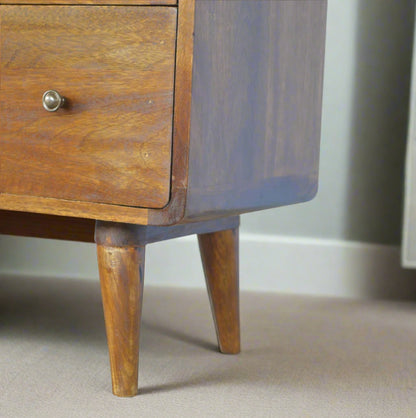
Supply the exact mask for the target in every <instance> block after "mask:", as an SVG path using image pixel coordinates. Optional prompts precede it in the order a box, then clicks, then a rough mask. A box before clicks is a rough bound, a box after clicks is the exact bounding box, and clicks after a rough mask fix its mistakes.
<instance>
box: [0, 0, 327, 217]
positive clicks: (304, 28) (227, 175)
mask: <svg viewBox="0 0 416 418" xmlns="http://www.w3.org/2000/svg"><path fill="white" fill-rule="evenodd" d="M97 4H99V3H97ZM326 4H327V1H326V0H314V1H311V0H305V1H284V0H264V1H262V2H258V1H256V0H248V1H241V0H224V1H210V0H197V1H196V3H195V1H194V0H180V1H179V3H178V8H177V10H178V26H177V29H178V30H177V54H176V70H175V104H174V128H173V144H172V167H171V177H170V182H171V187H170V198H169V201H168V203H167V204H166V206H164V207H163V208H160V209H152V208H151V207H150V205H149V206H148V207H137V206H135V205H133V206H125V205H123V206H121V205H111V204H106V203H96V202H93V201H91V200H93V199H90V200H89V201H88V200H85V199H84V200H82V199H79V200H73V201H71V200H64V199H60V198H53V197H45V196H27V195H16V194H13V193H11V192H10V191H8V192H7V193H6V192H4V191H2V190H3V189H2V188H1V185H0V208H2V209H6V210H19V211H30V212H37V213H48V214H55V215H62V216H71V217H81V218H90V219H101V220H106V221H114V222H128V223H136V224H143V225H146V224H150V225H172V224H175V223H179V222H181V223H184V222H190V221H200V220H204V219H209V218H215V217H216V216H226V215H227V216H229V215H230V214H231V215H232V214H239V213H243V212H246V211H252V210H256V209H260V208H265V207H272V206H280V205H286V204H291V203H295V202H299V201H304V200H308V199H310V198H311V197H313V195H314V193H315V192H316V188H317V173H318V153H317V149H318V145H319V144H318V143H319V133H320V114H321V113H320V112H321V97H322V72H323V71H322V70H323V58H324V44H325V42H324V41H325V39H324V37H325V19H326ZM3 7H4V6H0V8H3ZM36 7H39V6H36ZM128 9H129V10H130V9H131V10H133V9H135V7H131V8H128ZM145 9H153V7H146V8H145ZM154 9H158V10H159V9H160V8H159V7H157V8H154ZM175 9H176V8H175ZM1 10H2V9H0V11H1ZM194 19H195V21H196V23H195V25H194ZM247 22H249V23H250V24H247ZM103 30H104V28H103ZM193 33H195V47H194V41H193ZM254 62H255V63H256V65H253V63H254ZM193 63H194V64H193ZM224 74H225V76H224ZM2 88H3V84H2ZM191 97H192V105H191ZM218 103H220V104H221V105H218ZM236 103H238V104H239V105H238V106H235V104H236ZM221 109H223V110H221ZM2 123H3V122H2ZM190 126H191V128H190ZM119 152H121V151H119ZM58 162H59V161H58ZM97 186H98V187H100V183H99V184H97ZM19 187H27V186H19ZM33 187H35V186H33ZM36 187H38V186H36ZM138 187H139V186H138ZM149 189H150V187H149ZM126 193H128V192H127V191H126ZM93 194H94V192H93ZM90 197H91V196H90ZM92 197H93V196H92ZM131 197H132V196H131ZM116 198H117V197H116ZM138 199H139V198H138ZM136 203H137V202H136ZM155 204H156V203H155Z"/></svg>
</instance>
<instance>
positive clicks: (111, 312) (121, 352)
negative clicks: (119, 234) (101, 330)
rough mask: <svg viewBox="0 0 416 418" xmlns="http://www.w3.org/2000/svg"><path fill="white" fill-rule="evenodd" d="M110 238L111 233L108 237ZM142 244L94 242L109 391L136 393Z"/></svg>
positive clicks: (120, 394) (118, 393)
mask: <svg viewBox="0 0 416 418" xmlns="http://www.w3.org/2000/svg"><path fill="white" fill-rule="evenodd" d="M109 240H110V241H111V237H109ZM144 254H145V249H144V247H139V246H128V247H117V246H112V245H108V244H106V245H97V256H98V268H99V272H100V282H101V293H102V299H103V307H104V318H105V327H106V331H107V342H108V350H109V353H110V367H111V378H112V383H113V393H114V395H117V396H135V395H136V394H137V381H138V364H139V334H140V317H141V310H142V296H143V280H144Z"/></svg>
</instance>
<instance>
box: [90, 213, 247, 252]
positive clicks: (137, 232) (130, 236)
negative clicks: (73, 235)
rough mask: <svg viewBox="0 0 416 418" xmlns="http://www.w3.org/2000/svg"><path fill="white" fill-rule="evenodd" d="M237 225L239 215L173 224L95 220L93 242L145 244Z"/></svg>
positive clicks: (118, 244) (120, 244)
mask: <svg viewBox="0 0 416 418" xmlns="http://www.w3.org/2000/svg"><path fill="white" fill-rule="evenodd" d="M239 225H240V217H239V216H234V217H229V218H220V219H214V220H210V221H205V222H195V223H189V224H183V225H181V224H178V225H173V226H150V225H133V224H120V223H117V222H102V221H97V223H96V228H95V242H96V243H97V244H100V245H110V244H111V245H116V246H119V247H125V246H129V245H141V246H145V245H147V244H151V243H153V242H160V241H165V240H168V239H172V238H178V237H184V236H187V235H193V234H204V233H207V232H215V231H223V230H226V229H235V228H238V227H239Z"/></svg>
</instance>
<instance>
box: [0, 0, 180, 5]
mask: <svg viewBox="0 0 416 418" xmlns="http://www.w3.org/2000/svg"><path fill="white" fill-rule="evenodd" d="M177 3H178V2H177V0H9V1H7V0H6V1H0V4H78V5H81V4H94V5H102V4H104V5H105V4H124V5H142V6H149V5H151V6H158V5H161V6H163V5H165V6H167V5H171V6H174V5H176V4H177Z"/></svg>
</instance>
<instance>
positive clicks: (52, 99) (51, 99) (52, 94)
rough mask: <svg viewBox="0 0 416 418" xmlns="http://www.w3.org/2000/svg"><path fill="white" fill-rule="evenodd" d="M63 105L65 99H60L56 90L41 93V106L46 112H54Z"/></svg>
mask: <svg viewBox="0 0 416 418" xmlns="http://www.w3.org/2000/svg"><path fill="white" fill-rule="evenodd" d="M64 103H65V97H62V96H61V95H60V94H59V93H58V92H57V91H56V90H48V91H45V93H43V97H42V104H43V107H44V108H45V110H47V111H48V112H56V111H57V110H58V109H59V108H61V107H62V106H63V105H64Z"/></svg>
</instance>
